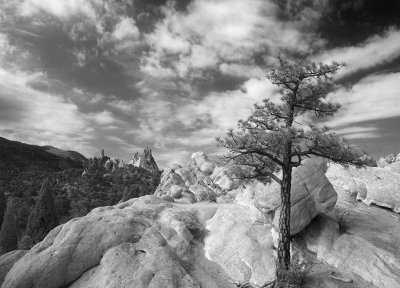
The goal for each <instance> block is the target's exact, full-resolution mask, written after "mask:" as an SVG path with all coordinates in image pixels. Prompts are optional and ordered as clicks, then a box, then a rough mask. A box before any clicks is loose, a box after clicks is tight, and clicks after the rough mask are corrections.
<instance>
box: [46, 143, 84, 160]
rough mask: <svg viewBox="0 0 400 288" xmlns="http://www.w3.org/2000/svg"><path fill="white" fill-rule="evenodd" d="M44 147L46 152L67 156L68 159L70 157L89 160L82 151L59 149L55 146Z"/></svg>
mask: <svg viewBox="0 0 400 288" xmlns="http://www.w3.org/2000/svg"><path fill="white" fill-rule="evenodd" d="M42 148H43V149H44V150H45V151H46V152H49V153H51V154H54V155H56V156H60V157H63V158H67V159H68V158H69V159H71V160H77V161H83V162H85V161H87V159H86V157H85V156H83V155H82V154H81V153H78V152H76V151H70V150H68V151H65V150H61V149H58V148H56V147H53V146H43V147H42Z"/></svg>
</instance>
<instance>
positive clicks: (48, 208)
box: [27, 178, 58, 243]
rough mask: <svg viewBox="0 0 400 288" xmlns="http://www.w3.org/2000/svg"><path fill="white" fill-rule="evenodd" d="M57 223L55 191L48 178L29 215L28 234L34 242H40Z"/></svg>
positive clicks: (43, 183)
mask: <svg viewBox="0 0 400 288" xmlns="http://www.w3.org/2000/svg"><path fill="white" fill-rule="evenodd" d="M57 225H58V217H57V212H56V209H55V204H54V196H53V191H52V188H51V184H50V181H49V179H47V178H46V179H45V180H44V181H43V182H42V186H41V188H40V191H39V195H38V199H37V202H36V205H35V208H34V210H33V211H32V213H31V215H30V216H29V220H28V225H27V234H28V235H29V236H30V237H31V238H32V240H33V242H34V243H38V242H40V241H42V240H43V239H44V237H46V235H47V233H49V232H50V231H51V230H52V229H53V228H54V227H56V226H57Z"/></svg>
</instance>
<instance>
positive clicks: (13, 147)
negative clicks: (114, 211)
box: [0, 137, 161, 249]
mask: <svg viewBox="0 0 400 288" xmlns="http://www.w3.org/2000/svg"><path fill="white" fill-rule="evenodd" d="M0 148H1V149H0V214H1V215H0V224H1V220H2V218H3V215H4V211H5V203H6V202H7V199H11V198H12V199H13V203H14V205H13V206H14V215H15V223H16V226H17V230H18V231H19V232H20V233H19V234H20V235H23V236H22V237H21V238H20V239H19V242H18V247H19V249H29V248H30V247H31V246H32V245H33V244H34V243H36V242H38V241H41V240H42V239H43V238H44V236H45V235H46V234H47V232H48V231H50V230H51V229H52V227H54V226H55V225H58V224H59V223H65V222H66V221H68V220H70V219H72V218H74V217H77V216H82V215H85V214H86V213H88V212H89V211H90V210H91V209H93V208H95V207H98V206H108V205H114V204H116V203H118V202H119V201H121V200H122V198H124V200H127V199H130V198H134V197H139V196H143V195H148V194H153V193H154V191H155V189H156V187H157V186H158V184H159V182H160V176H161V173H159V172H157V173H151V172H149V171H147V170H145V169H143V168H139V167H133V166H131V165H119V164H120V163H119V162H120V161H119V160H116V161H114V162H115V165H114V166H115V167H114V168H113V169H112V170H111V169H108V170H107V169H106V168H105V165H104V164H105V162H106V161H107V160H108V159H110V158H109V157H107V156H105V155H102V156H101V157H100V158H92V159H85V158H84V157H83V156H82V155H80V154H79V153H76V152H73V151H66V152H68V154H69V155H72V156H73V159H65V158H64V157H63V156H59V155H58V156H57V155H54V154H51V153H48V151H53V152H54V151H55V152H57V153H59V152H60V151H61V152H62V150H58V149H56V148H53V147H40V146H35V145H28V144H24V143H20V142H16V141H9V140H7V139H4V138H1V137H0ZM75 154H76V155H75ZM83 160H84V161H83ZM46 179H47V180H46ZM45 180H46V182H47V184H46V185H45V186H46V187H47V189H45V190H46V191H43V189H44V186H43V185H44V183H43V182H44V181H45ZM42 194H43V195H42ZM124 195H125V196H124ZM123 196H124V197H123ZM51 199H52V200H51ZM45 215H47V216H45ZM56 220H57V221H56ZM28 222H29V225H28ZM40 227H42V228H43V229H42V230H41V229H40ZM46 231H47V232H46Z"/></svg>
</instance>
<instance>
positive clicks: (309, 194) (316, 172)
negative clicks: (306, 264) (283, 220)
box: [255, 160, 337, 235]
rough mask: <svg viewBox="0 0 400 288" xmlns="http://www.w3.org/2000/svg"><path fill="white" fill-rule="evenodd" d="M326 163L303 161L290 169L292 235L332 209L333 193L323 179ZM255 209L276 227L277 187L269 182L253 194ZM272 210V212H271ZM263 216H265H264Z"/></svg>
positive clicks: (278, 193)
mask: <svg viewBox="0 0 400 288" xmlns="http://www.w3.org/2000/svg"><path fill="white" fill-rule="evenodd" d="M326 169H327V166H326V163H325V162H323V161H319V160H305V161H304V162H303V164H302V165H301V166H299V167H298V168H296V169H294V170H293V173H292V190H291V204H292V207H291V223H290V232H291V234H292V235H294V234H296V233H298V232H300V231H301V230H302V229H303V228H304V227H306V226H307V225H308V224H309V223H310V222H311V220H312V219H313V218H314V217H315V216H317V215H318V214H321V213H327V212H329V211H331V210H333V208H334V207H335V204H336V200H337V194H336V191H335V190H334V188H333V186H332V185H331V183H330V182H329V180H328V179H327V178H326V177H325V174H324V172H325V171H326ZM256 194H258V195H256V196H255V198H256V199H257V200H256V201H255V206H256V207H257V208H259V209H260V211H262V212H263V213H267V214H268V215H270V216H272V215H274V216H273V223H274V225H275V226H276V227H278V226H279V223H278V222H279V217H280V203H281V202H280V201H281V200H280V186H279V185H278V184H277V183H276V182H272V183H271V184H269V185H267V186H266V187H265V189H263V193H256ZM273 211H275V212H274V213H273ZM264 215H265V214H264Z"/></svg>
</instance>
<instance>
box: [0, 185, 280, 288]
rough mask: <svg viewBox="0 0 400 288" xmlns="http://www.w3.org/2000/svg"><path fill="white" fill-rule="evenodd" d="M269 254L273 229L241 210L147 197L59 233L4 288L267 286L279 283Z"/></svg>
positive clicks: (54, 232) (102, 209) (98, 212)
mask: <svg viewBox="0 0 400 288" xmlns="http://www.w3.org/2000/svg"><path fill="white" fill-rule="evenodd" d="M184 193H187V192H184ZM183 196H184V195H182V197H183ZM220 210H221V211H220ZM204 226H207V227H208V229H207V230H208V231H207V233H204V231H205V227H204ZM221 237H222V238H221ZM203 239H204V240H203ZM219 239H222V240H221V241H220V240H219ZM203 241H204V243H203V244H202V243H201V242H203ZM195 243H197V244H195ZM201 247H203V248H204V249H203V248H201ZM271 247H273V240H272V235H271V233H270V227H269V226H267V225H258V224H255V223H254V222H253V215H252V211H251V210H249V209H247V207H245V206H243V205H240V204H235V203H233V204H223V205H222V204H216V203H195V204H193V205H182V204H175V203H167V202H164V201H163V200H161V199H160V198H158V197H155V196H144V197H140V198H135V199H130V200H128V201H126V202H123V203H119V204H117V205H115V206H112V207H98V208H96V209H93V210H92V211H91V212H90V213H89V214H88V215H86V216H84V217H81V218H76V219H73V220H71V221H69V222H67V223H65V224H63V225H60V226H58V227H57V228H55V229H53V230H52V231H51V232H50V233H49V234H48V235H47V236H46V238H45V239H44V240H43V241H42V242H41V243H38V244H37V245H36V246H34V247H33V248H32V249H31V251H29V252H28V253H27V254H25V255H24V256H23V257H22V258H21V259H20V260H19V261H17V262H16V263H15V265H14V266H13V268H12V269H11V270H10V271H9V273H8V274H7V276H6V279H5V282H4V283H3V285H2V288H11V287H12V288H14V287H18V288H25V287H32V288H38V287H40V288H42V287H55V288H56V287H67V286H68V287H73V288H78V287H96V288H103V287H104V288H106V287H146V288H147V287H152V288H157V287H174V288H175V287H193V288H197V287H200V285H199V284H198V283H202V285H206V284H207V285H208V284H210V286H205V287H223V288H232V286H231V285H228V284H227V283H232V282H240V283H244V282H248V281H250V282H251V283H254V284H257V283H260V284H261V283H263V282H264V280H266V279H267V280H268V279H271V278H273V277H274V272H273V271H274V269H275V261H274V256H273V254H274V253H273V249H272V248H271ZM205 251H208V252H207V253H205ZM193 253H195V254H193ZM207 257H209V258H207ZM230 260H232V263H237V264H238V265H239V266H236V265H232V264H230V263H229V262H230ZM210 265H211V266H210ZM210 267H212V269H210ZM238 272H239V274H237V273H238ZM242 280H243V281H242ZM205 283H206V284H205Z"/></svg>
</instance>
